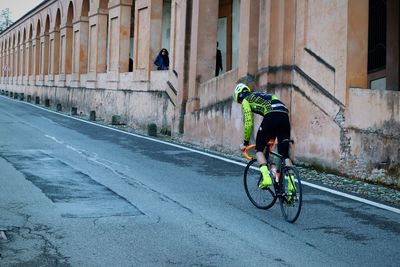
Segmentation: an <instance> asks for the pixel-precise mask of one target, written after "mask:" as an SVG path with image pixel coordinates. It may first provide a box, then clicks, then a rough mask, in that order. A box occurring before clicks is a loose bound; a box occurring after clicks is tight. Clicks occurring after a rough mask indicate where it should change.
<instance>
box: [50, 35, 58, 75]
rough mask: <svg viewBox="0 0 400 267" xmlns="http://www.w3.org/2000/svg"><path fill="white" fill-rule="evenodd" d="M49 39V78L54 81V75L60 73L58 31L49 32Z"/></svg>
mask: <svg viewBox="0 0 400 267" xmlns="http://www.w3.org/2000/svg"><path fill="white" fill-rule="evenodd" d="M49 39H50V45H49V46H50V53H49V54H50V59H49V69H50V76H49V80H50V81H54V75H58V74H59V73H60V31H58V30H55V31H53V32H50V34H49Z"/></svg>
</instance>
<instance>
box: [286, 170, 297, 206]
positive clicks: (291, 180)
mask: <svg viewBox="0 0 400 267" xmlns="http://www.w3.org/2000/svg"><path fill="white" fill-rule="evenodd" d="M287 183H288V195H289V196H288V197H287V200H288V201H292V200H294V199H295V197H296V185H295V181H294V176H293V175H290V174H289V176H288V180H287Z"/></svg>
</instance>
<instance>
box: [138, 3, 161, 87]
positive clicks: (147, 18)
mask: <svg viewBox="0 0 400 267" xmlns="http://www.w3.org/2000/svg"><path fill="white" fill-rule="evenodd" d="M162 7H163V1H162V0H149V1H143V0H142V1H136V2H135V23H134V25H135V30H134V36H135V44H134V50H135V51H134V55H135V56H134V59H133V60H134V69H141V70H146V72H147V78H148V79H149V78H150V71H152V70H153V69H154V63H153V62H154V59H155V58H156V56H157V55H158V53H159V52H160V50H161V40H162Z"/></svg>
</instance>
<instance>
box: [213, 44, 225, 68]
mask: <svg viewBox="0 0 400 267" xmlns="http://www.w3.org/2000/svg"><path fill="white" fill-rule="evenodd" d="M218 45H219V43H218V42H217V62H216V65H215V76H218V75H219V72H220V71H222V70H223V68H222V54H221V50H219V49H218Z"/></svg>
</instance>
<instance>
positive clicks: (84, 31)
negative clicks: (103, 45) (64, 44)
mask: <svg viewBox="0 0 400 267" xmlns="http://www.w3.org/2000/svg"><path fill="white" fill-rule="evenodd" d="M88 27H89V19H88V17H81V18H80V20H79V21H77V22H75V23H74V29H73V31H74V41H73V52H72V54H73V62H72V73H73V76H74V77H73V80H79V79H80V74H82V73H87V61H88V56H87V50H88V49H87V46H88V39H89V37H88V34H89V30H88Z"/></svg>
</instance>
